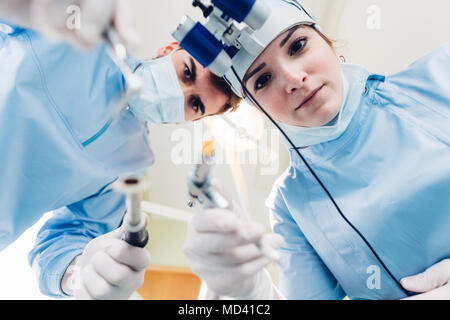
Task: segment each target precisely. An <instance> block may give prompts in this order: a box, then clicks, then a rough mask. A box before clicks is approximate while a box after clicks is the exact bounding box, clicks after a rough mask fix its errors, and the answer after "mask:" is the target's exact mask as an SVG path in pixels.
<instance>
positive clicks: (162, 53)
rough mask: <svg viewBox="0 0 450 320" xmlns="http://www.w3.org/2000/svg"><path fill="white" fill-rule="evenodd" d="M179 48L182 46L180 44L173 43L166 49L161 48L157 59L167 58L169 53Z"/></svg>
mask: <svg viewBox="0 0 450 320" xmlns="http://www.w3.org/2000/svg"><path fill="white" fill-rule="evenodd" d="M179 47H180V44H179V43H178V42H172V43H171V44H168V45H167V46H165V47H162V48H159V49H158V51H157V53H156V57H157V58H160V57H164V56H167V55H168V54H169V53H171V52H172V51H173V50H175V49H177V48H179Z"/></svg>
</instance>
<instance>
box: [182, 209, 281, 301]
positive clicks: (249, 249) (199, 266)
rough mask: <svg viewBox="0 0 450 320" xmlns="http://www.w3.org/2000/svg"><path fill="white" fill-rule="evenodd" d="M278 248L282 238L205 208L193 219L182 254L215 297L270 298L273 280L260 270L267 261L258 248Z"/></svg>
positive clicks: (224, 212) (235, 216) (257, 226)
mask: <svg viewBox="0 0 450 320" xmlns="http://www.w3.org/2000/svg"><path fill="white" fill-rule="evenodd" d="M261 238H263V241H264V242H265V244H266V245H269V246H271V247H272V248H274V249H278V248H279V247H280V246H281V244H282V242H283V238H282V237H281V236H280V235H277V234H265V235H264V234H263V228H262V227H261V226H260V225H257V224H255V223H253V222H250V221H245V220H242V219H239V218H238V217H237V215H235V214H234V213H233V212H232V211H229V210H223V209H208V210H204V211H202V212H200V213H198V214H196V215H195V216H193V217H192V218H191V219H190V221H189V223H188V228H187V235H186V242H185V245H184V253H185V254H186V256H187V257H188V259H189V262H190V266H191V269H192V271H193V272H194V273H195V274H196V275H198V276H199V277H200V278H201V279H202V280H204V281H205V282H206V283H207V285H208V287H209V288H210V289H211V290H212V291H214V292H215V293H216V294H218V295H222V296H229V297H234V298H237V299H271V298H272V292H273V287H272V281H271V279H270V277H269V275H268V273H267V272H266V271H265V270H264V269H263V268H264V267H265V266H266V265H267V264H268V263H269V262H270V260H269V259H268V258H266V257H265V256H264V255H263V254H262V252H261V250H260V249H259V247H258V245H257V244H258V243H259V242H260V241H261Z"/></svg>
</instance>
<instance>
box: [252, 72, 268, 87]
mask: <svg viewBox="0 0 450 320" xmlns="http://www.w3.org/2000/svg"><path fill="white" fill-rule="evenodd" d="M271 77H272V76H271V75H270V74H268V73H266V74H263V75H262V76H260V77H259V78H258V79H256V81H255V91H258V90H260V89H262V88H264V87H265V86H266V85H267V82H269V80H270V78H271Z"/></svg>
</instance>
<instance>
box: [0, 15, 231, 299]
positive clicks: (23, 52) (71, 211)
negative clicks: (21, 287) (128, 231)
mask: <svg viewBox="0 0 450 320" xmlns="http://www.w3.org/2000/svg"><path fill="white" fill-rule="evenodd" d="M161 53H162V56H161V57H160V58H158V59H154V60H149V61H137V60H136V59H132V58H130V59H129V65H130V66H131V68H132V69H133V70H135V72H136V74H138V75H139V76H140V77H141V78H142V79H143V80H144V82H143V88H142V90H141V91H140V93H139V94H138V95H137V96H136V97H135V98H133V100H132V101H130V102H129V107H130V108H129V110H124V111H123V112H122V113H121V114H120V116H119V117H118V118H117V119H115V120H114V121H111V117H110V115H111V111H112V108H113V107H114V106H115V105H114V102H115V101H117V97H118V96H119V95H121V94H122V93H123V92H124V89H125V88H124V85H125V84H124V77H123V75H122V74H121V73H120V71H119V69H118V68H117V66H116V65H115V64H114V62H113V61H112V60H111V59H110V57H109V55H108V54H107V52H106V49H105V45H104V44H99V45H97V46H95V47H94V48H93V49H92V50H91V51H88V52H80V51H77V50H75V49H74V48H73V47H71V46H69V45H67V44H64V43H56V42H52V41H49V40H48V39H47V38H45V37H43V36H42V35H40V34H38V33H37V32H35V31H32V30H30V29H24V28H21V27H18V26H15V25H11V24H8V23H0V75H1V77H0V177H1V179H0V204H1V212H2V213H1V215H0V217H1V219H0V249H3V248H5V247H6V246H8V245H9V244H11V243H12V242H13V241H14V240H15V239H17V238H18V237H19V236H20V234H21V233H23V232H24V231H25V230H26V229H27V228H28V227H30V226H31V225H33V224H34V223H35V222H36V221H38V220H39V219H40V218H41V216H42V215H43V214H44V213H46V212H48V211H52V210H53V211H54V214H53V217H52V218H50V219H49V220H48V221H47V222H46V224H45V225H44V226H43V227H42V229H41V230H40V232H39V234H38V239H37V241H36V244H35V247H34V248H33V249H32V251H31V253H30V255H29V261H30V264H31V265H32V267H33V269H34V270H35V271H36V273H37V276H38V279H39V285H40V289H41V291H42V292H43V293H44V294H47V295H51V296H61V297H66V296H68V295H72V296H75V297H76V298H81V299H126V298H128V297H129V296H130V294H131V293H132V292H134V291H135V290H136V289H137V288H138V287H139V286H140V285H141V284H142V282H143V276H144V272H145V268H146V267H147V266H148V264H149V262H150V260H149V255H148V252H147V251H146V250H145V249H141V248H136V247H132V246H129V245H128V244H127V243H126V242H124V241H122V240H120V236H121V234H122V230H121V229H120V228H119V229H117V230H115V229H116V228H117V227H118V226H119V224H120V222H121V220H122V218H123V215H124V212H125V199H124V197H123V196H122V195H121V194H118V193H116V192H114V191H113V190H112V189H111V183H112V182H114V181H115V180H116V179H117V177H119V176H121V175H126V174H139V173H143V172H144V171H145V169H146V168H147V167H148V166H150V165H151V164H152V163H153V161H154V160H153V159H154V157H153V153H152V150H151V148H150V146H149V137H148V134H149V132H148V127H147V122H150V123H155V124H158V123H178V122H184V121H193V120H197V119H200V118H202V117H204V116H207V115H211V114H218V113H223V112H226V111H227V110H231V109H233V108H234V107H236V106H237V103H238V102H239V98H238V97H237V96H235V95H234V94H233V93H232V91H231V89H230V88H229V87H228V86H227V85H225V83H224V81H223V79H219V78H216V77H215V76H213V75H212V74H211V73H210V72H209V71H208V70H206V69H203V68H202V67H201V66H200V65H199V64H198V63H197V62H196V61H194V60H193V59H192V58H191V57H190V56H189V54H188V53H187V52H186V51H184V50H178V49H177V48H176V46H174V45H170V46H167V47H166V48H164V50H163V52H161ZM76 270H80V271H81V272H80V273H77V275H80V274H81V282H80V281H78V282H77V285H76V286H73V281H71V280H72V275H73V274H74V273H73V271H76ZM78 279H80V278H78Z"/></svg>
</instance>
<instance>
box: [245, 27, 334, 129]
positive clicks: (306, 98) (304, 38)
mask: <svg viewBox="0 0 450 320" xmlns="http://www.w3.org/2000/svg"><path fill="white" fill-rule="evenodd" d="M244 83H246V86H247V89H248V90H249V91H250V93H251V94H252V95H253V96H254V97H255V99H256V100H257V101H258V102H259V103H260V104H261V106H262V107H263V108H265V110H266V111H267V112H268V113H269V114H270V115H271V116H272V117H273V118H274V119H275V120H278V121H281V122H283V123H286V124H289V125H295V126H302V127H318V126H323V125H325V124H327V123H329V122H330V121H331V120H333V119H334V117H335V116H336V115H337V114H338V113H339V110H340V108H341V106H342V103H343V80H342V76H341V69H340V60H339V58H338V57H337V55H336V53H335V51H334V49H332V48H331V47H330V46H329V45H328V43H327V42H326V41H325V40H324V39H323V38H322V37H321V36H320V35H319V34H318V33H317V32H316V31H315V30H314V29H312V28H311V27H306V26H300V27H294V28H291V29H290V30H288V31H286V32H284V33H282V34H281V35H279V36H278V37H277V38H276V39H275V40H274V41H272V43H271V44H270V45H269V46H268V47H267V48H266V49H265V50H264V51H263V53H261V55H260V56H259V57H258V58H257V59H256V60H255V61H254V63H253V64H252V65H251V66H250V68H249V69H248V70H247V73H246V75H245V76H244ZM311 95H312V97H311Z"/></svg>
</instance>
